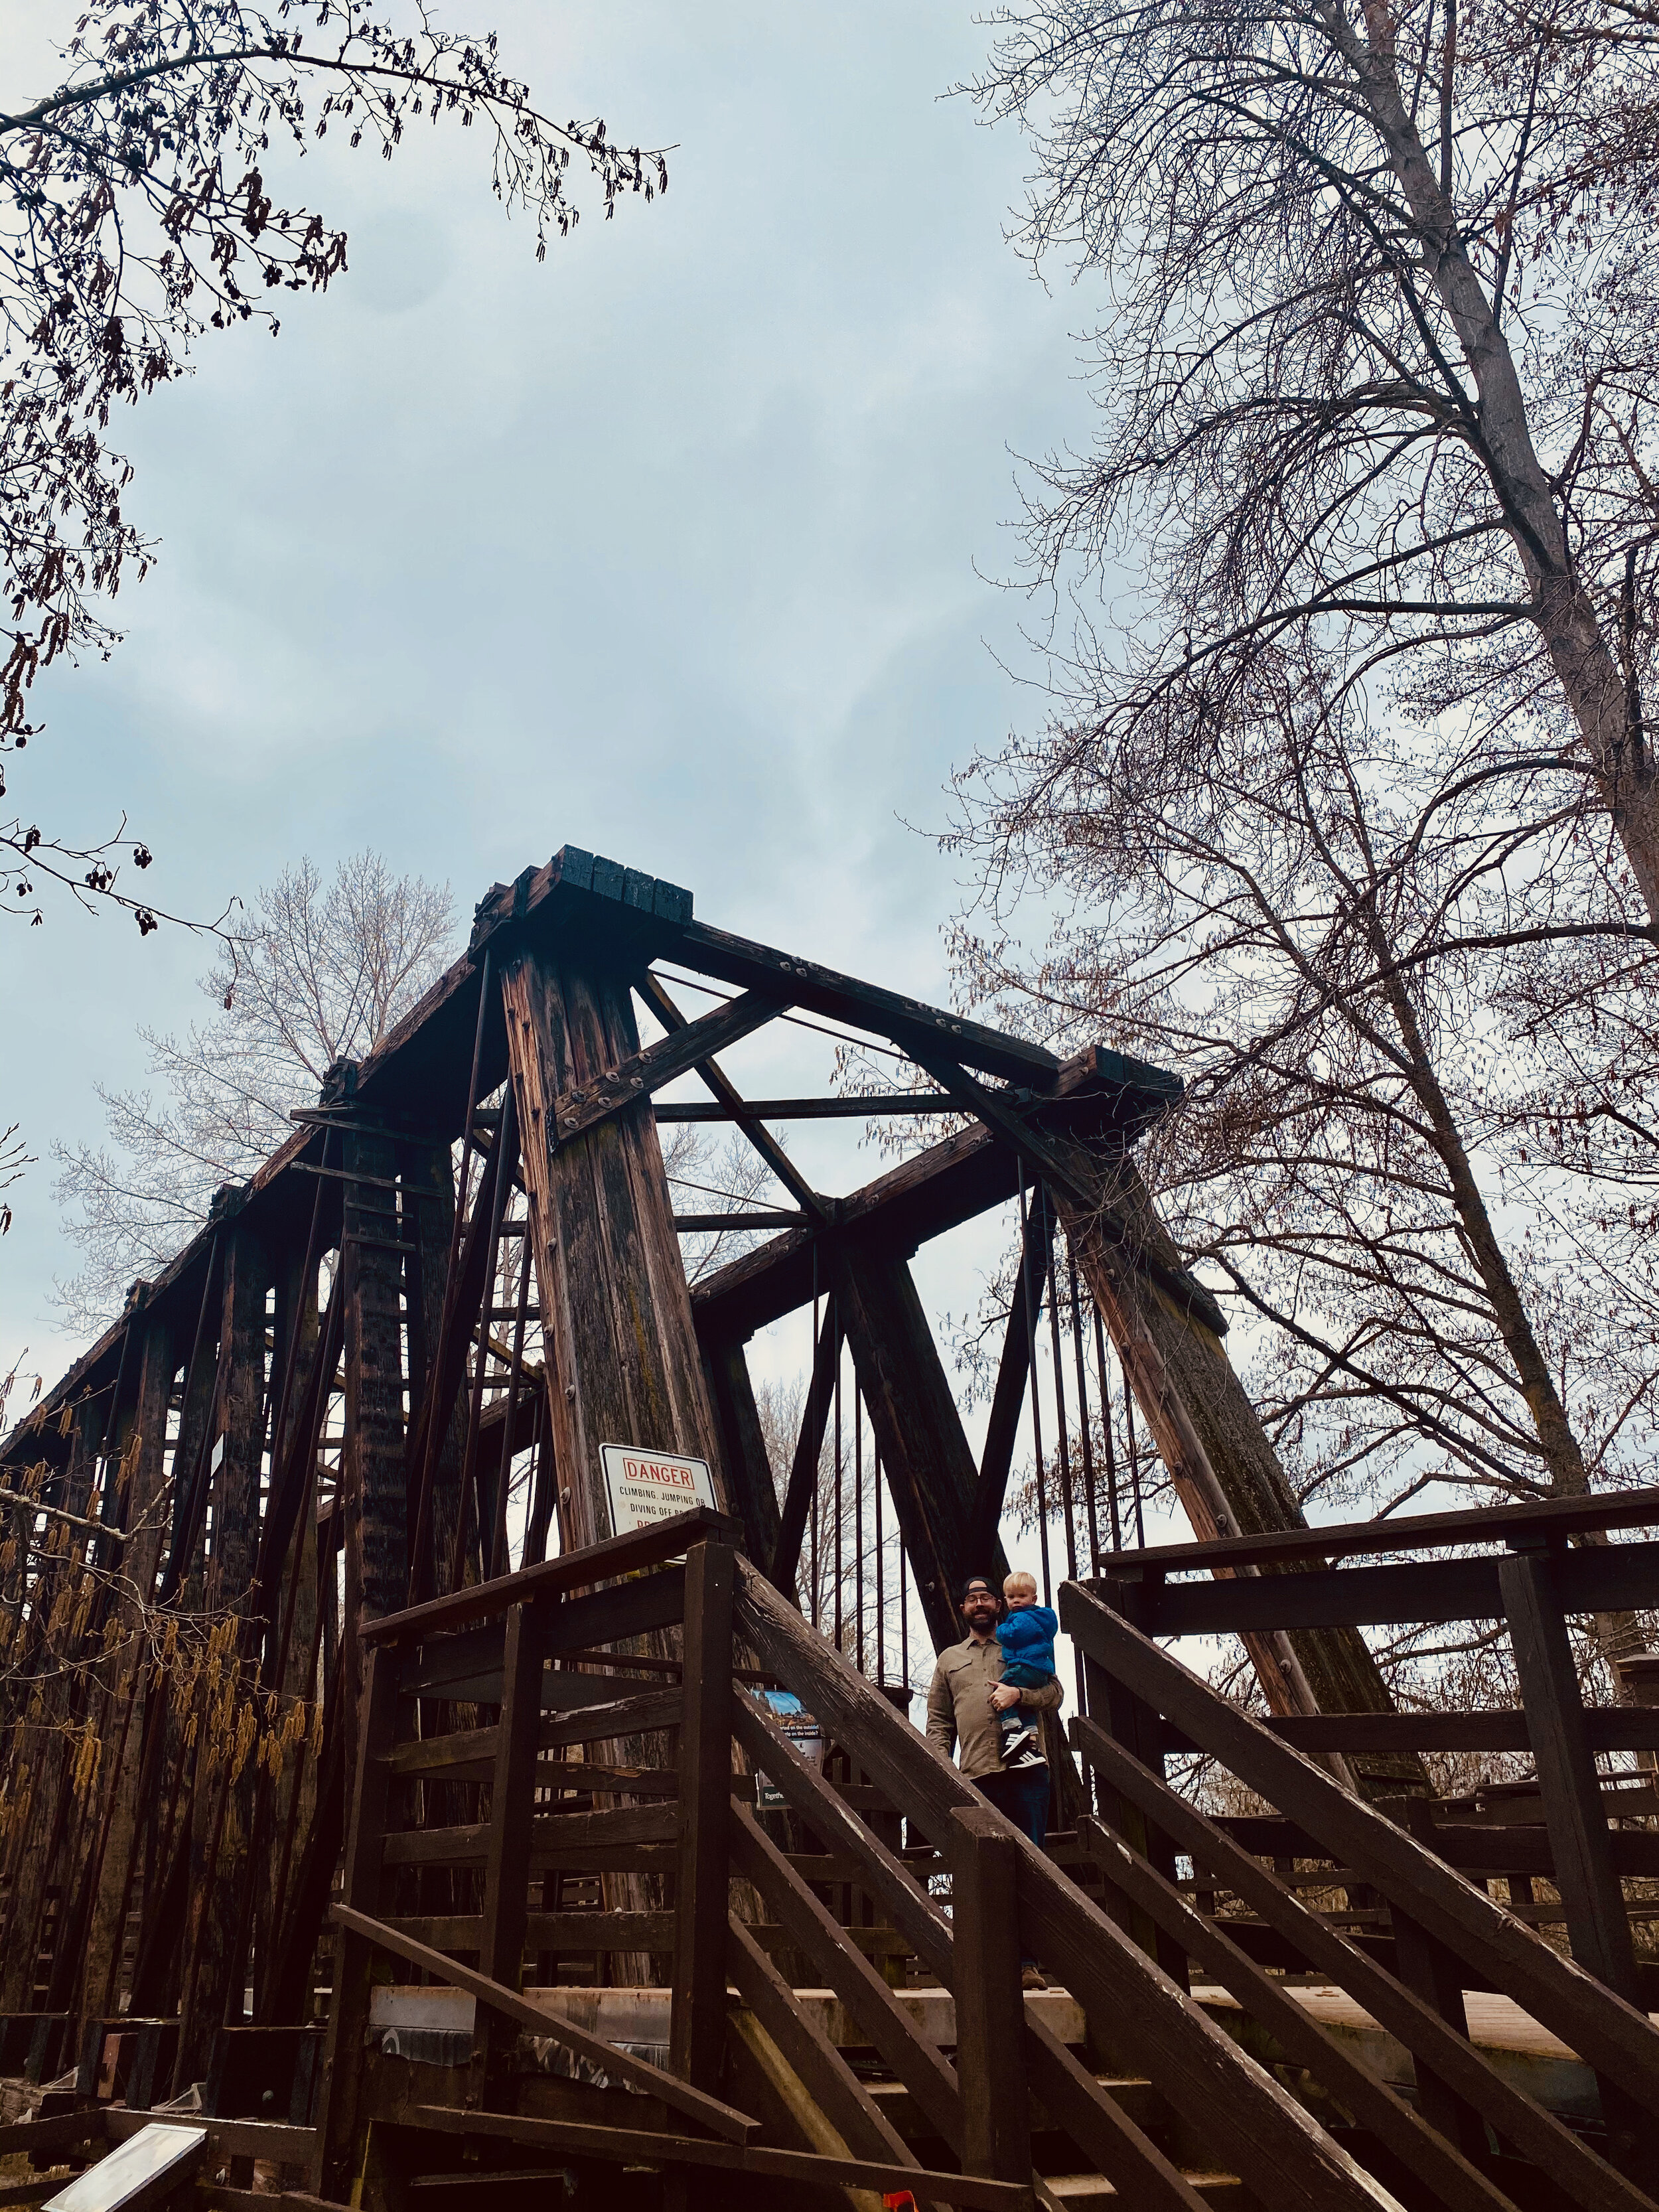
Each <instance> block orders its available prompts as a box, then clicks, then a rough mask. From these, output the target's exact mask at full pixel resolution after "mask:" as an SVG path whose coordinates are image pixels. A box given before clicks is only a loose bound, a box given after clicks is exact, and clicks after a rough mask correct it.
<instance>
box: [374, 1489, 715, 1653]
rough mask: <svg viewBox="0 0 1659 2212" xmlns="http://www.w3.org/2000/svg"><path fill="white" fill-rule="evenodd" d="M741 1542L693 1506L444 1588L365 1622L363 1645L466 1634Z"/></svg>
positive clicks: (710, 1513)
mask: <svg viewBox="0 0 1659 2212" xmlns="http://www.w3.org/2000/svg"><path fill="white" fill-rule="evenodd" d="M711 1539H712V1540H713V1541H714V1542H716V1543H723V1544H730V1543H741V1541H743V1530H742V1528H740V1526H739V1525H738V1522H736V1521H734V1520H733V1519H732V1516H730V1515H729V1514H726V1513H717V1512H715V1511H714V1509H713V1507H712V1506H708V1505H695V1506H693V1507H692V1509H691V1510H690V1512H689V1513H677V1514H676V1515H675V1516H674V1517H673V1519H672V1520H671V1521H658V1522H654V1523H653V1526H652V1527H650V1528H635V1529H634V1530H632V1531H631V1532H630V1533H629V1534H628V1535H626V1536H609V1537H607V1538H606V1539H605V1541H604V1542H603V1543H599V1544H588V1545H586V1546H585V1547H583V1549H582V1550H580V1552H563V1553H561V1554H560V1555H559V1557H558V1558H557V1559H544V1560H542V1561H541V1562H540V1563H539V1564H538V1565H536V1566H533V1567H520V1568H517V1569H516V1570H515V1571H513V1573H512V1574H510V1575H497V1576H496V1577H495V1580H494V1582H488V1583H473V1584H472V1586H471V1589H459V1590H452V1591H451V1592H450V1594H449V1595H448V1596H447V1597H435V1598H430V1599H428V1601H427V1602H426V1604H424V1605H411V1606H409V1607H405V1609H404V1611H403V1612H402V1613H385V1614H383V1615H382V1616H381V1618H380V1620H371V1621H369V1622H368V1625H367V1626H365V1628H364V1630H363V1641H364V1643H365V1644H418V1643H419V1642H420V1641H421V1640H422V1638H423V1637H428V1636H438V1635H442V1634H447V1632H449V1631H451V1630H452V1629H457V1628H474V1627H476V1626H477V1624H478V1623H479V1622H480V1621H483V1620H495V1617H496V1615H497V1614H498V1613H506V1612H507V1611H508V1610H509V1609H510V1608H511V1607H513V1606H515V1605H523V1604H525V1603H526V1601H528V1600H530V1599H532V1598H538V1597H556V1596H561V1595H563V1594H564V1593H565V1592H566V1591H568V1590H577V1589H586V1587H587V1586H588V1585H589V1584H590V1583H601V1582H611V1581H614V1580H615V1579H616V1578H617V1577H619V1576H622V1575H632V1574H638V1573H640V1572H641V1571H643V1570H644V1569H646V1568H647V1567H659V1566H661V1565H663V1564H664V1563H665V1561H666V1560H669V1559H678V1558H679V1557H680V1555H681V1554H682V1553H684V1552H687V1551H689V1550H690V1547H691V1546H692V1545H693V1544H701V1543H702V1542H704V1541H707V1540H711Z"/></svg>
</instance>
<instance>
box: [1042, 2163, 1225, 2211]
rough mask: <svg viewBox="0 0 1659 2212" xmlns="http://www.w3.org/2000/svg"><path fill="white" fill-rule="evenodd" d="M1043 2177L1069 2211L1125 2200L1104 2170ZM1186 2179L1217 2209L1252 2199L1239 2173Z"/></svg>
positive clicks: (1212, 2174)
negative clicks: (1101, 2172) (1247, 2194)
mask: <svg viewBox="0 0 1659 2212" xmlns="http://www.w3.org/2000/svg"><path fill="white" fill-rule="evenodd" d="M1043 2179H1044V2180H1045V2181H1046V2182H1047V2184H1048V2190H1049V2191H1050V2193H1051V2195H1052V2196H1053V2197H1054V2202H1055V2203H1057V2204H1060V2205H1061V2206H1063V2207H1064V2208H1065V2212H1096V2208H1097V2207H1101V2206H1106V2205H1112V2204H1121V2203H1123V2202H1124V2201H1125V2200H1124V2199H1123V2198H1122V2197H1121V2196H1120V2195H1119V2193H1118V2191H1116V2190H1115V2189H1114V2188H1113V2186H1112V2185H1111V2183H1110V2182H1109V2181H1108V2180H1107V2179H1106V2178H1105V2176H1104V2175H1103V2174H1099V2173H1049V2174H1045V2175H1044V2177H1043ZM1184 2179H1185V2180H1186V2181H1187V2184H1188V2186H1189V2187H1190V2188H1192V2189H1194V2190H1195V2191H1197V2192H1198V2194H1199V2195H1200V2197H1202V2198H1203V2199H1204V2202H1205V2203H1206V2204H1213V2205H1214V2206H1215V2207H1216V2212H1243V2207H1244V2206H1245V2205H1246V2204H1248V2203H1249V2197H1247V2196H1246V2194H1245V2191H1244V2185H1243V2182H1242V2181H1241V2180H1240V2179H1239V2178H1238V2176H1237V2174H1236V2173H1188V2174H1187V2175H1186V2176H1185V2177H1184Z"/></svg>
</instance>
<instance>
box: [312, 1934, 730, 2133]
mask: <svg viewBox="0 0 1659 2212" xmlns="http://www.w3.org/2000/svg"><path fill="white" fill-rule="evenodd" d="M329 1918H330V1919H331V1920H332V1921H334V1922H335V1923H336V1924H337V1926H339V1927H341V1928H349V1929H350V1930H351V1931H352V1933H353V1934H354V1935H356V1936H362V1938H363V1940H364V1941H365V1942H369V1943H373V1944H374V1945H375V1946H376V1948H378V1949H380V1950H382V1951H389V1952H390V1953H391V1954H392V1957H393V1958H394V1959H401V1960H404V1963H405V1964H406V1965H408V1966H418V1967H419V1968H420V1969H421V1970H422V1972H423V1973H428V1974H430V1975H432V1976H433V1978H435V1980H437V1981H440V1982H447V1983H448V1984H449V1985H450V1987H451V1988H452V1989H457V1990H466V1991H467V1992H468V1994H469V1995H470V1996H471V1997H472V1998H473V1999H474V2000H475V2001H476V2002H477V2003H479V2004H481V2005H487V2006H488V2007H489V2009H490V2010H491V2011H492V2012H496V2013H499V2014H500V2015H501V2017H502V2018H503V2019H504V2020H510V2021H513V2023H514V2025H515V2026H516V2027H521V2028H526V2029H527V2030H528V2031H529V2033H531V2034H532V2035H539V2036H544V2037H545V2038H546V2039H547V2040H548V2041H549V2042H550V2043H557V2044H562V2045H563V2046H564V2048H565V2049H566V2050H567V2051H574V2052H575V2053H576V2055H577V2057H580V2058H585V2059H586V2060H587V2061H588V2062H589V2063H590V2064H592V2065H594V2066H599V2067H602V2068H603V2069H604V2070H605V2072H606V2073H607V2074H614V2075H616V2077H617V2080H618V2081H626V2082H629V2084H630V2085H631V2086H632V2087H634V2088H635V2089H638V2090H641V2091H642V2092H643V2093H644V2094H645V2095H647V2097H659V2098H661V2100H662V2101H663V2102H664V2104H665V2105H666V2106H669V2108H670V2109H671V2111H673V2112H684V2114H685V2116H686V2118H688V2119H692V2120H696V2121H697V2122H698V2123H699V2124H700V2125H702V2126H703V2127H706V2128H708V2130H710V2131H711V2132H712V2133H714V2135H717V2136H723V2137H724V2138H725V2140H726V2142H735V2143H746V2142H748V2141H749V2139H750V2136H752V2135H754V2134H755V2132H756V2131H757V2129H758V2127H759V2125H760V2123H759V2122H758V2121H757V2120H752V2119H750V2117H749V2115H748V2113H747V2112H738V2111H736V2110H734V2109H733V2107H732V2106H730V2105H727V2104H723V2103H722V2102H721V2101H720V2099H719V2098H718V2097H710V2096H706V2095H705V2094H704V2093H703V2092H702V2090H701V2089H694V2088H693V2087H691V2085H690V2082H689V2081H680V2080H678V2078H677V2076H675V2075H672V2074H669V2073H665V2071H664V2069H662V2068H661V2067H660V2066H653V2065H652V2064H651V2063H650V2061H649V2060H648V2059H644V2058H635V2057H633V2055H632V2054H631V2053H630V2052H629V2051H618V2050H617V2047H616V2046H615V2045H614V2044H610V2043H606V2042H605V2040H604V2039H603V2038H602V2037H599V2036H597V2035H590V2034H589V2033H588V2032H587V2030H586V2028H585V2027H577V2026H576V2024H575V2022H574V2021H568V2020H566V2019H565V2018H564V2017H563V2016H562V2015H561V2014H558V2013H554V2012H548V2011H545V2010H544V2008H542V2007H541V2006H540V2005H533V2004H531V2003H530V2002H528V2000H527V1999H526V1998H524V1997H522V1996H520V1994H519V1992H518V1991H517V1990H509V1989H507V1987H506V1986H505V1985H504V1984H501V1983H500V1982H494V1981H491V1980H490V1978H489V1975H488V1974H479V1973H475V1972H473V1970H472V1968H471V1966H462V1965H461V1964H460V1963H459V1960H455V1959H452V1958H451V1957H450V1956H449V1954H447V1952H445V1951H435V1950H434V1949H433V1948H431V1946H430V1945H429V1944H427V1943H417V1942H416V1941H415V1940H414V1938H413V1937H412V1936H404V1935H402V1934H400V1933H399V1931H398V1929H395V1928H390V1927H388V1926H387V1925H386V1922H385V1921H383V1920H375V1919H373V1918H371V1917H370V1916H369V1915H368V1913H366V1912H355V1911H353V1910H352V1909H351V1907H350V1906H349V1905H331V1907H330V1909H329Z"/></svg>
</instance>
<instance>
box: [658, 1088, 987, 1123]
mask: <svg viewBox="0 0 1659 2212" xmlns="http://www.w3.org/2000/svg"><path fill="white" fill-rule="evenodd" d="M961 1111H962V1109H961V1107H960V1106H959V1105H958V1104H957V1102H956V1100H955V1099H954V1098H952V1097H951V1094H950V1092H949V1091H874V1092H872V1093H871V1094H870V1095H869V1096H868V1097H852V1096H850V1095H849V1096H848V1097H837V1098H744V1099H740V1100H738V1101H737V1102H736V1103H733V1104H731V1105H728V1104H726V1103H724V1102H716V1103H714V1104H705V1103H703V1101H702V1100H701V1099H690V1100H687V1099H675V1100H672V1101H671V1102H669V1103H665V1104H663V1105H659V1107H658V1108H657V1109H656V1114H657V1119H658V1121H738V1120H739V1119H742V1118H744V1117H746V1118H748V1119H750V1120H751V1121H882V1120H884V1119H885V1118H886V1117H887V1116H888V1115H920V1114H959V1113H961Z"/></svg>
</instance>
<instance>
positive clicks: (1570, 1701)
mask: <svg viewBox="0 0 1659 2212" xmlns="http://www.w3.org/2000/svg"><path fill="white" fill-rule="evenodd" d="M1523 1547H1524V1548H1523ZM1498 1591H1499V1594H1500V1595H1501V1596H1502V1598H1503V1601H1504V1620H1505V1621H1506V1622H1507V1624H1508V1626H1509V1632H1510V1644H1511V1646H1512V1648H1513V1650H1514V1652H1515V1671H1516V1679H1517V1680H1518V1681H1519V1684H1520V1687H1521V1703H1522V1708H1523V1710H1524V1711H1525V1713H1526V1716H1527V1735H1528V1738H1529V1740H1530V1741H1531V1744H1532V1755H1533V1765H1534V1769H1535V1771H1536V1772H1537V1776H1538V1793H1539V1796H1540V1797H1541V1799H1542V1801H1543V1808H1544V1827H1545V1831H1546V1832H1547V1835H1548V1837H1549V1839H1550V1857H1551V1859H1552V1860H1553V1863H1554V1867H1555V1886H1556V1887H1557V1889H1558V1890H1559V1892H1560V1895H1561V1905H1562V1910H1563V1911H1565V1914H1566V1917H1567V1942H1568V1944H1569V1946H1570V1948H1571V1951H1572V1955H1573V1957H1574V1958H1575V1959H1576V1960H1577V1962H1578V1964H1579V1965H1580V1966H1582V1967H1583V1969H1584V1971H1585V1972H1586V1973H1589V1974H1594V1975H1595V1978H1596V1979H1597V1980H1598V1981H1601V1982H1604V1983H1605V1984H1607V1987H1608V1988H1609V1989H1610V1990H1613V1991H1614V1992H1615V1994H1616V1995H1618V1996H1621V1997H1623V1998H1625V1999H1626V2002H1629V2003H1631V2004H1633V2005H1635V2006H1636V2007H1637V2008H1638V2010H1640V2009H1645V2008H1644V2006H1643V2004H1642V1999H1641V1995H1640V1985H1639V1981H1638V1975H1637V1972H1636V1954H1635V1949H1634V1948H1633V1946H1632V1942H1631V1937H1630V1921H1629V1918H1628V1917H1627V1916H1626V1911H1625V1893H1624V1889H1623V1887H1622V1885H1621V1884H1620V1880H1619V1873H1618V1869H1617V1868H1616V1867H1615V1866H1614V1865H1613V1840H1612V1838H1611V1836H1610V1834H1609V1833H1608V1830H1607V1813H1606V1811H1605V1809H1604V1808H1603V1806H1602V1803H1601V1781H1600V1778H1599V1777H1598V1776H1597V1774H1596V1771H1595V1753H1593V1752H1592V1751H1591V1749H1590V1742H1589V1728H1588V1726H1587V1725H1586V1723H1585V1719H1584V1702H1583V1698H1582V1697H1581V1696H1580V1694H1579V1690H1578V1670H1577V1667H1576V1666H1575V1665H1574V1663H1573V1656H1572V1644H1571V1639H1570V1638H1569V1637H1568V1634H1567V1620H1566V1613H1565V1609H1564V1608H1563V1606H1562V1603H1561V1599H1560V1595H1559V1590H1558V1588H1557V1584H1556V1577H1555V1560H1554V1558H1553V1555H1552V1554H1551V1553H1550V1552H1549V1550H1548V1549H1547V1548H1546V1547H1545V1545H1544V1544H1542V1543H1541V1542H1540V1541H1539V1540H1538V1539H1537V1538H1536V1537H1534V1538H1533V1539H1531V1541H1529V1542H1528V1541H1527V1540H1526V1539H1516V1538H1513V1537H1512V1538H1511V1539H1510V1553H1509V1556H1508V1558H1507V1559H1500V1560H1499V1561H1498ZM1598 2086H1599V2087H1600V2089H1601V2112H1602V2118H1603V2119H1604V2120H1605V2122H1606V2124H1607V2135H1608V2152H1609V2155H1610V2156H1611V2158H1612V2160H1613V2164H1614V2165H1615V2166H1620V2167H1622V2168H1623V2169H1624V2170H1625V2171H1626V2172H1632V2173H1635V2174H1638V2175H1639V2178H1640V2179H1642V2181H1643V2183H1644V2186H1647V2187H1649V2188H1651V2187H1652V2186H1653V2182H1654V2178H1655V2177H1654V2172H1653V2167H1654V2162H1655V2160H1654V2153H1653V2151H1652V2150H1651V2149H1650V2147H1649V2142H1648V2136H1649V2129H1648V2124H1647V2120H1646V2116H1645V2115H1644V2113H1643V2112H1641V2111H1640V2109H1639V2107H1638V2106H1636V2105H1635V2104H1634V2103H1633V2102H1632V2100H1630V2099H1629V2098H1627V2097H1626V2096H1625V2095H1623V2094H1622V2093H1621V2092H1620V2090H1619V2089H1618V2088H1616V2087H1614V2085H1613V2083H1611V2082H1609V2081H1601V2080H1600V2079H1599V2077H1598Z"/></svg>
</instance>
